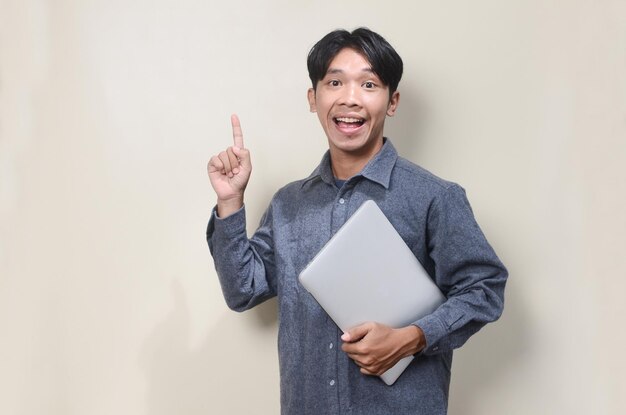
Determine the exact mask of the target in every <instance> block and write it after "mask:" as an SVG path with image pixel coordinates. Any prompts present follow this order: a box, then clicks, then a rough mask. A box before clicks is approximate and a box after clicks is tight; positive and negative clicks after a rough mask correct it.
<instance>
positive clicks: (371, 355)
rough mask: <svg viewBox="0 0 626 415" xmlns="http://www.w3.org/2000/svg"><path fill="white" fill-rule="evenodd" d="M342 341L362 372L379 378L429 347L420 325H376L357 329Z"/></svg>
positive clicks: (345, 350)
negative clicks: (399, 363) (394, 327)
mask: <svg viewBox="0 0 626 415" xmlns="http://www.w3.org/2000/svg"><path fill="white" fill-rule="evenodd" d="M341 340H343V341H344V343H343V345H342V346H341V349H342V350H343V351H344V352H346V353H347V354H348V356H349V357H350V359H352V360H354V362H355V363H356V364H357V365H358V366H359V367H360V368H361V373H363V374H365V375H377V376H380V375H382V374H383V373H385V372H386V371H387V370H388V369H391V368H392V367H393V366H394V365H395V364H396V363H398V361H400V359H402V358H404V357H407V356H411V355H413V354H415V353H417V352H419V351H421V350H422V349H423V348H424V347H425V346H426V339H425V337H424V332H423V331H422V329H420V328H419V327H417V326H414V325H410V326H407V327H403V328H400V329H393V328H391V327H389V326H385V325H384V324H380V323H374V322H369V323H364V324H361V325H360V326H357V327H354V328H353V329H351V330H349V331H347V332H346V333H344V334H343V336H341Z"/></svg>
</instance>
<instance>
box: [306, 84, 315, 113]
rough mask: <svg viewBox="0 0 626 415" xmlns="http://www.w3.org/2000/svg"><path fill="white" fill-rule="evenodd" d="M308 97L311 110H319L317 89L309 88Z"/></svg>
mask: <svg viewBox="0 0 626 415" xmlns="http://www.w3.org/2000/svg"><path fill="white" fill-rule="evenodd" d="M306 97H307V99H308V100H309V111H311V112H317V106H316V105H315V90H314V89H313V88H309V90H308V91H307V92H306Z"/></svg>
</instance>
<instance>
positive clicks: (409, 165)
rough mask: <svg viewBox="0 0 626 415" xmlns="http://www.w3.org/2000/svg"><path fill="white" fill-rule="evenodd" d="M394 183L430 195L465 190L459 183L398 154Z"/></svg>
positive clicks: (435, 195)
mask: <svg viewBox="0 0 626 415" xmlns="http://www.w3.org/2000/svg"><path fill="white" fill-rule="evenodd" d="M392 180H393V184H394V185H396V186H401V187H403V188H407V187H408V188H413V189H414V190H416V191H418V193H420V194H426V195H429V196H430V197H437V196H442V195H444V194H446V193H449V192H455V191H463V188H462V187H461V186H459V185H458V184H457V183H455V182H452V181H449V180H446V179H443V178H441V177H439V176H437V175H435V174H434V173H432V172H430V171H429V170H427V169H425V168H424V167H422V166H419V165H417V164H415V163H413V162H411V161H409V160H407V159H405V158H404V157H400V156H398V159H397V161H396V165H395V167H394V172H393V175H392Z"/></svg>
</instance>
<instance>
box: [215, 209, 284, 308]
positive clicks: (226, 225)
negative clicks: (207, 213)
mask: <svg viewBox="0 0 626 415" xmlns="http://www.w3.org/2000/svg"><path fill="white" fill-rule="evenodd" d="M271 224H272V207H271V205H270V207H269V208H268V210H267V211H266V212H265V214H264V215H263V218H262V219H261V223H260V225H259V228H258V229H257V231H256V232H255V233H254V235H253V236H252V238H250V239H248V237H247V233H246V211H245V207H242V208H241V209H240V210H238V211H237V212H235V213H233V214H232V215H230V216H228V217H226V218H224V219H221V218H219V217H218V216H217V213H216V209H213V211H212V213H211V219H210V220H209V224H208V227H207V232H206V238H207V242H208V244H209V250H210V252H211V255H212V256H213V262H214V263H215V269H216V271H217V275H218V277H219V281H220V285H221V287H222V292H223V294H224V299H225V300H226V304H227V305H228V307H230V308H231V309H232V310H235V311H245V310H248V309H250V308H252V307H254V306H255V305H257V304H260V303H262V302H263V301H265V300H267V299H269V298H271V297H273V296H275V295H276V281H275V278H274V276H275V275H276V273H275V272H274V250H273V245H272V226H271Z"/></svg>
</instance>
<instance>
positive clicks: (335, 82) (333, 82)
mask: <svg viewBox="0 0 626 415" xmlns="http://www.w3.org/2000/svg"><path fill="white" fill-rule="evenodd" d="M328 84H329V85H330V86H339V85H340V83H339V81H338V80H336V79H332V80H331V81H330V82H329V83H328Z"/></svg>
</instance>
